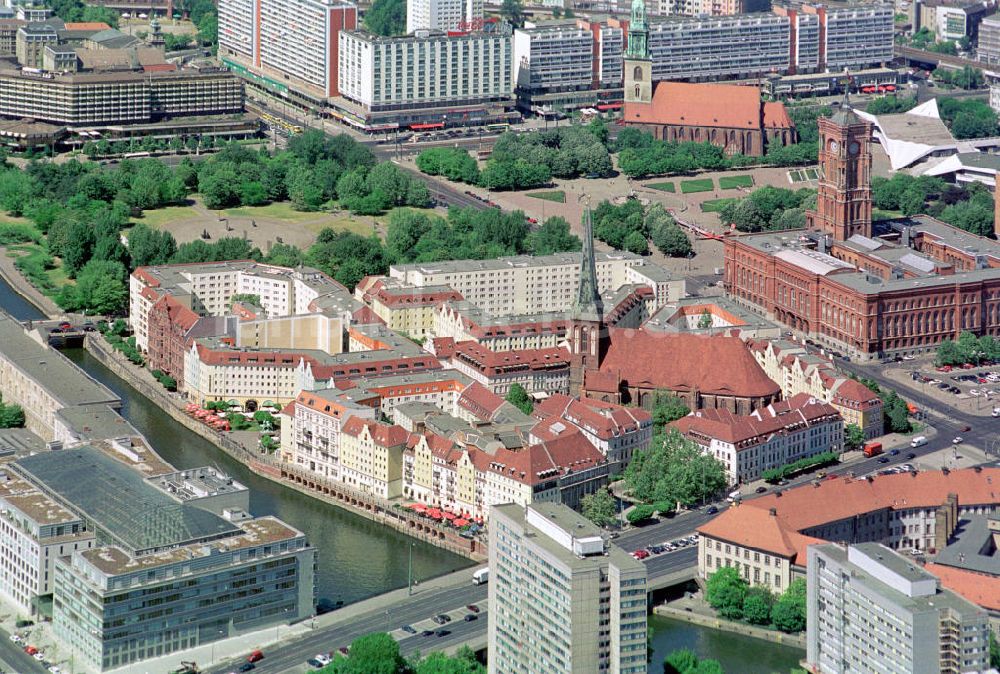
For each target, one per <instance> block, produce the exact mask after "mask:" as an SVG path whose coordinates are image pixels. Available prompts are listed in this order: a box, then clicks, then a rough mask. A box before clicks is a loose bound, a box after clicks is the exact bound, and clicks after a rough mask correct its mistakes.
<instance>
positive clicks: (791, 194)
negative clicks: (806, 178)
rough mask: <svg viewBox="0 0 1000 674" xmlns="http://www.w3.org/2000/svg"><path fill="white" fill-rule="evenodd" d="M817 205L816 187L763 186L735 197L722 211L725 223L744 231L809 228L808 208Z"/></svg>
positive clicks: (721, 214) (720, 215) (720, 214)
mask: <svg viewBox="0 0 1000 674" xmlns="http://www.w3.org/2000/svg"><path fill="white" fill-rule="evenodd" d="M815 207H816V190H812V189H809V188H802V189H799V190H789V189H785V188H783V187H771V186H770V185H769V186H766V187H761V188H759V189H756V190H754V191H753V192H751V193H750V194H749V195H748V196H746V197H744V198H742V199H734V200H732V201H730V202H729V203H727V204H726V205H725V206H724V207H723V208H722V210H721V211H720V212H719V217H720V218H721V219H722V222H724V223H732V224H734V225H735V226H736V229H738V230H740V231H741V232H760V231H764V230H778V229H799V228H802V227H805V224H806V210H807V209H810V208H815Z"/></svg>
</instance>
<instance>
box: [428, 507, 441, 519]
mask: <svg viewBox="0 0 1000 674" xmlns="http://www.w3.org/2000/svg"><path fill="white" fill-rule="evenodd" d="M427 516H428V517H430V518H431V519H434V520H439V519H441V511H440V510H438V509H437V508H431V509H430V510H428V511H427Z"/></svg>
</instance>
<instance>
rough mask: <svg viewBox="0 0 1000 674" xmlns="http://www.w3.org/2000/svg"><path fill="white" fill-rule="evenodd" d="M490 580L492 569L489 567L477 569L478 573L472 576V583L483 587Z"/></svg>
mask: <svg viewBox="0 0 1000 674" xmlns="http://www.w3.org/2000/svg"><path fill="white" fill-rule="evenodd" d="M489 580H490V567H488V566H487V567H485V568H482V569H476V571H475V572H474V573H473V574H472V582H473V583H474V584H475V585H483V584H484V583H488V582H489Z"/></svg>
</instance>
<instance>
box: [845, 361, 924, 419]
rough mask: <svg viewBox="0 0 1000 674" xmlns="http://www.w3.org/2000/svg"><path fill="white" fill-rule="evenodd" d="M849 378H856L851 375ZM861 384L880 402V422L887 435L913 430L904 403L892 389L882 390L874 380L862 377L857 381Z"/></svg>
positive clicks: (907, 409)
mask: <svg viewBox="0 0 1000 674" xmlns="http://www.w3.org/2000/svg"><path fill="white" fill-rule="evenodd" d="M851 378H852V379H854V378H856V377H855V376H854V375H853V374H852V375H851ZM858 381H860V382H861V383H862V384H864V385H865V386H867V387H868V389H869V390H870V391H871V392H872V393H874V394H875V395H877V396H878V397H879V399H880V400H881V401H882V420H883V422H884V423H885V429H886V432H888V433H909V432H910V431H912V430H913V426H912V425H911V424H910V417H909V414H910V410H909V408H908V407H907V406H906V401H905V400H903V399H902V398H901V397H899V394H898V393H896V392H895V391H893V390H892V389H883V388H882V387H880V386H879V385H878V382H876V381H875V380H874V379H868V378H867V377H862V378H860V379H858Z"/></svg>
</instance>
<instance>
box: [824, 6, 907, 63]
mask: <svg viewBox="0 0 1000 674" xmlns="http://www.w3.org/2000/svg"><path fill="white" fill-rule="evenodd" d="M894 12H895V10H894V9H893V6H892V4H871V5H868V4H865V5H850V6H846V7H836V8H833V7H830V8H827V9H826V10H825V14H826V32H825V33H824V35H825V38H826V39H825V41H823V42H821V43H820V49H821V51H822V53H823V54H825V57H826V58H825V64H826V71H827V72H831V73H836V72H843V70H844V69H845V68H847V69H851V70H855V69H858V68H859V67H861V66H862V65H873V64H876V63H878V64H882V63H889V62H890V61H892V59H893V54H892V39H893V34H894V32H893V31H894V29H893V20H894V18H893V17H894V16H895V14H894Z"/></svg>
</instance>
